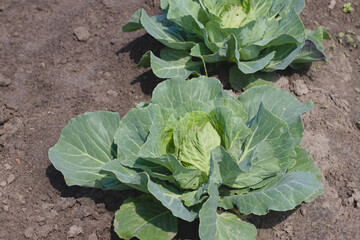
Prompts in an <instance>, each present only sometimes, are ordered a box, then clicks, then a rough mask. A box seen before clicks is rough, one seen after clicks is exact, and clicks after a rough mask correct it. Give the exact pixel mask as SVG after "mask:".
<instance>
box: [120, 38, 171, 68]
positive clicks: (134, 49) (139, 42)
mask: <svg viewBox="0 0 360 240" xmlns="http://www.w3.org/2000/svg"><path fill="white" fill-rule="evenodd" d="M164 47H165V46H164V45H162V44H161V43H160V42H158V41H156V40H155V39H154V38H153V37H152V36H150V35H149V34H145V35H143V36H141V37H139V38H136V39H134V40H133V41H131V42H129V43H128V44H126V45H125V46H124V47H122V48H121V49H120V50H118V51H117V52H116V55H118V56H119V55H120V54H121V53H127V52H129V53H130V58H131V60H133V61H134V62H136V63H138V62H139V61H140V59H141V57H142V56H143V55H144V54H145V53H146V52H147V51H150V50H151V51H152V52H153V53H154V54H155V55H156V56H159V55H160V50H161V49H162V48H164Z"/></svg>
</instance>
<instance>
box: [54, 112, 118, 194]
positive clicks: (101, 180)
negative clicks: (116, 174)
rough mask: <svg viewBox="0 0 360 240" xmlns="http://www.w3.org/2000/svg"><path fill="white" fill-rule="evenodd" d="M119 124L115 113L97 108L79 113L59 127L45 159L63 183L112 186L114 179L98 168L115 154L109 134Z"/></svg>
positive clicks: (98, 186)
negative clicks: (55, 141) (97, 110)
mask: <svg viewBox="0 0 360 240" xmlns="http://www.w3.org/2000/svg"><path fill="white" fill-rule="evenodd" d="M119 123H120V117H119V114H117V113H112V112H104V111H100V112H94V113H85V114H82V115H80V116H78V117H77V118H75V119H72V120H71V121H70V123H69V124H68V125H67V126H66V127H65V128H64V129H63V131H62V134H61V136H60V139H59V141H58V143H57V144H56V145H55V146H54V147H52V148H51V149H50V150H49V158H50V161H51V162H52V164H53V165H54V167H55V168H56V169H58V170H59V171H61V172H62V174H63V175H64V177H65V181H66V184H67V185H69V186H72V185H78V186H86V187H97V188H106V189H113V188H116V185H117V184H118V182H117V184H116V182H115V183H114V181H113V180H115V179H111V178H110V177H109V176H107V175H106V174H104V173H102V172H101V167H102V166H103V165H104V164H105V163H107V162H109V161H111V160H112V159H114V158H115V157H116V146H115V145H114V144H113V137H114V133H115V132H116V130H117V128H118V126H119ZM118 187H119V186H118ZM120 188H121V187H120Z"/></svg>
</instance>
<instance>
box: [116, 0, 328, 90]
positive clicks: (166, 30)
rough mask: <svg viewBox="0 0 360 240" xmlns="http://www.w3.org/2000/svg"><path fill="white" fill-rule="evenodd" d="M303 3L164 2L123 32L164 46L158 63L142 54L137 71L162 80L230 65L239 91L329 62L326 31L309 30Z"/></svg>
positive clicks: (281, 0) (141, 14) (263, 0)
mask: <svg viewBox="0 0 360 240" xmlns="http://www.w3.org/2000/svg"><path fill="white" fill-rule="evenodd" d="M304 6H305V1H304V0H287V1H284V0H161V8H162V14H161V15H158V16H153V17H149V16H148V15H147V13H146V12H145V10H144V9H139V10H138V11H137V12H135V14H134V15H133V16H132V17H131V18H130V20H129V22H128V23H127V24H126V25H124V26H123V31H124V32H131V31H135V30H138V29H141V28H145V30H146V31H147V32H148V33H149V34H150V35H151V36H153V37H154V38H155V39H157V40H158V41H160V42H161V43H162V44H164V45H165V48H163V49H162V50H161V51H160V57H157V56H155V55H154V54H153V53H152V52H151V51H149V52H147V53H145V54H144V56H143V58H142V59H141V60H140V62H139V64H138V66H139V67H141V66H142V67H149V66H151V67H152V70H153V72H154V74H155V75H156V76H157V77H159V78H172V77H177V76H178V77H182V78H184V79H186V78H187V77H189V76H190V75H198V74H201V73H204V72H205V73H206V74H207V68H215V67H216V65H214V64H215V63H219V62H229V63H231V66H232V68H231V70H230V83H231V84H232V86H233V88H235V89H240V88H244V87H246V86H247V85H248V84H250V83H251V85H256V84H259V83H264V79H269V76H271V75H269V74H264V72H274V71H276V70H283V69H285V68H287V67H288V66H291V67H292V68H295V69H298V68H301V67H303V66H305V65H309V64H310V63H311V62H312V61H325V60H326V56H325V55H324V53H323V52H324V48H323V46H322V41H323V39H330V36H329V34H328V33H327V31H326V30H325V28H323V27H320V28H318V29H317V30H316V31H310V30H307V29H305V27H304V25H303V23H302V21H301V19H300V17H299V14H300V12H301V11H302V9H303V8H304Z"/></svg>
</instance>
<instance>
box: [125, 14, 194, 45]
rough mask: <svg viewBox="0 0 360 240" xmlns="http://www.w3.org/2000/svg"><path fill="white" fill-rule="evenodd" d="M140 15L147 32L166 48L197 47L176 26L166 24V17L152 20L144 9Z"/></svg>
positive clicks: (160, 16)
mask: <svg viewBox="0 0 360 240" xmlns="http://www.w3.org/2000/svg"><path fill="white" fill-rule="evenodd" d="M139 15H140V22H141V24H142V26H143V27H144V28H145V29H146V31H147V32H148V33H149V34H150V35H151V36H152V37H154V38H155V39H156V40H158V41H159V42H161V43H162V44H164V45H165V46H167V47H169V48H173V49H178V50H187V49H191V48H192V47H193V46H195V43H194V42H192V41H187V40H186V39H185V38H184V36H183V35H182V34H181V33H180V32H179V31H178V30H177V28H176V27H175V26H171V25H170V26H169V25H168V22H167V21H166V22H164V16H162V15H159V16H157V17H152V18H150V17H149V16H148V15H147V14H146V12H145V10H144V9H141V14H139V13H137V16H139ZM125 26H126V25H125Z"/></svg>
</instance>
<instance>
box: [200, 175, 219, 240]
mask: <svg viewBox="0 0 360 240" xmlns="http://www.w3.org/2000/svg"><path fill="white" fill-rule="evenodd" d="M208 193H209V196H210V197H209V198H208V199H207V200H206V202H205V203H204V204H203V206H202V208H201V209H200V212H199V218H200V226H199V235H200V239H206V240H213V239H215V236H216V231H217V229H216V219H217V213H216V210H217V205H218V199H219V191H218V184H217V183H216V182H214V181H211V182H210V185H209V188H208Z"/></svg>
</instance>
